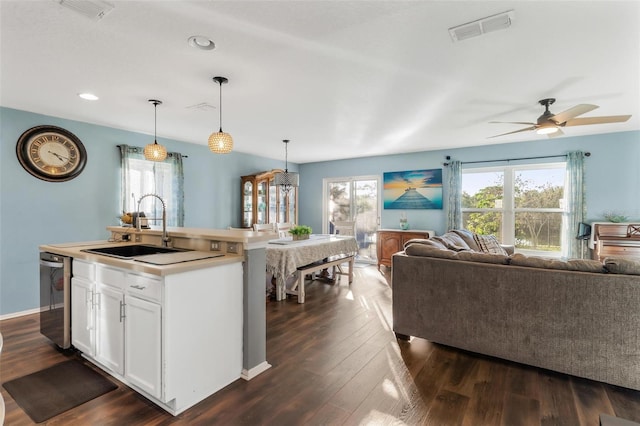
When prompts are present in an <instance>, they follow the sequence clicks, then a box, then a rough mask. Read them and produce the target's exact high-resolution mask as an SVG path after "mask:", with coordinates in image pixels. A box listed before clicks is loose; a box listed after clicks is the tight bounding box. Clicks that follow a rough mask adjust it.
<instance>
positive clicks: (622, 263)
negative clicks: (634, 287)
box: [603, 257, 640, 275]
mask: <svg viewBox="0 0 640 426" xmlns="http://www.w3.org/2000/svg"><path fill="white" fill-rule="evenodd" d="M603 263H604V267H605V269H606V270H607V271H609V272H610V273H612V274H626V275H640V262H639V261H637V260H632V259H625V258H622V257H607V258H605V259H604V262H603Z"/></svg>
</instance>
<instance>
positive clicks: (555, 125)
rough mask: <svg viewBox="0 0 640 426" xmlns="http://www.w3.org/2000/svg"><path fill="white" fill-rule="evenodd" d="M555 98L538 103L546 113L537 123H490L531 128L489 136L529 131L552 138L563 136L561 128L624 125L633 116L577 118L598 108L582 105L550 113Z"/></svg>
mask: <svg viewBox="0 0 640 426" xmlns="http://www.w3.org/2000/svg"><path fill="white" fill-rule="evenodd" d="M555 101H556V100H555V98H547V99H542V100H539V101H538V103H539V104H540V105H543V106H544V113H542V115H541V116H540V117H538V120H537V122H536V123H529V122H526V121H490V123H509V124H529V125H530V127H525V128H524V129H520V130H514V131H513V132H507V133H502V134H499V135H495V136H489V138H488V139H490V138H497V137H498V136H504V135H510V134H513V133H520V132H527V131H529V130H535V131H536V133H538V134H539V135H547V136H548V137H550V138H553V137H556V136H560V135H563V134H564V133H563V132H562V130H561V127H565V126H583V125H586V124H604V123H622V122H624V121H627V120H628V119H629V118H630V117H631V115H608V116H602V117H582V118H576V117H578V116H579V115H582V114H585V113H587V112H589V111H593V110H594V109H596V108H598V106H597V105H590V104H580V105H576V106H574V107H572V108H569V109H568V110H566V111H563V112H561V113H560V114H554V113H552V112H551V111H549V105H552V104H553V103H554V102H555Z"/></svg>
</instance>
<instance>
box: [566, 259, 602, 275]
mask: <svg viewBox="0 0 640 426" xmlns="http://www.w3.org/2000/svg"><path fill="white" fill-rule="evenodd" d="M567 268H568V269H569V270H570V271H580V272H598V273H602V272H607V270H606V269H605V268H604V265H603V264H602V263H600V262H598V261H597V260H591V259H569V260H567Z"/></svg>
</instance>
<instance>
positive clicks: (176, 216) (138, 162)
mask: <svg viewBox="0 0 640 426" xmlns="http://www.w3.org/2000/svg"><path fill="white" fill-rule="evenodd" d="M118 148H119V149H120V171H121V185H120V188H121V195H120V210H121V212H135V211H137V208H138V200H140V197H142V196H143V195H145V194H157V195H159V196H160V197H161V198H162V199H163V200H164V202H165V206H166V209H167V226H178V227H182V226H184V170H183V167H182V154H180V153H178V152H170V153H169V154H168V155H167V159H166V160H164V161H160V162H157V161H149V160H146V159H145V158H144V154H143V148H140V147H132V146H127V145H119V146H118ZM140 210H141V211H143V212H145V215H147V216H148V217H152V218H161V217H162V203H160V202H159V201H158V200H157V199H156V198H155V197H147V198H145V199H144V200H143V201H142V203H141V204H140ZM152 224H153V223H152ZM156 224H157V225H160V223H156Z"/></svg>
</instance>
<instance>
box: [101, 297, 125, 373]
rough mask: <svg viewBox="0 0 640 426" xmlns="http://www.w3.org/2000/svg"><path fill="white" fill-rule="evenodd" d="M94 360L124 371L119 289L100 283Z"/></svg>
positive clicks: (119, 371) (115, 369)
mask: <svg viewBox="0 0 640 426" xmlns="http://www.w3.org/2000/svg"><path fill="white" fill-rule="evenodd" d="M96 297H97V298H98V300H97V310H96V356H95V358H96V361H98V362H100V363H101V364H102V365H104V366H105V367H107V368H109V369H111V370H113V371H114V372H116V373H118V374H123V373H124V363H123V361H124V346H123V344H124V322H123V320H124V318H123V317H122V314H123V308H122V304H123V303H124V302H123V295H122V292H121V291H118V290H115V289H113V288H111V287H108V286H104V285H101V284H98V285H97V292H96Z"/></svg>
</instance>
